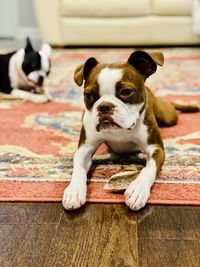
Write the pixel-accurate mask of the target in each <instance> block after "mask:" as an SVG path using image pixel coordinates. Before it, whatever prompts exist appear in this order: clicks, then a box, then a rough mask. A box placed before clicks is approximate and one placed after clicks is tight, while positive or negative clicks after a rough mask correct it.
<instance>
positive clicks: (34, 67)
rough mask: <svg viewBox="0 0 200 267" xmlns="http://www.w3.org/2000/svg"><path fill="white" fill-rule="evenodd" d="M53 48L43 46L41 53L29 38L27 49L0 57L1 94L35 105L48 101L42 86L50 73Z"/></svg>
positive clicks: (46, 45)
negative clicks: (35, 48) (34, 47)
mask: <svg viewBox="0 0 200 267" xmlns="http://www.w3.org/2000/svg"><path fill="white" fill-rule="evenodd" d="M50 55H51V47H50V46H49V45H48V44H43V45H42V48H41V50H40V51H39V52H37V51H35V50H34V49H33V46H32V44H31V41H30V39H29V38H27V41H26V47H25V49H20V50H18V51H14V52H11V53H8V54H4V55H2V54H1V55H0V92H2V93H6V94H11V95H13V96H15V97H17V98H22V99H25V100H29V101H32V102H35V103H44V102H47V101H48V92H45V90H44V89H43V87H42V85H43V82H44V79H45V78H46V77H47V76H48V74H49V72H50V66H51V64H50Z"/></svg>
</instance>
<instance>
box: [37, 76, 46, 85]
mask: <svg viewBox="0 0 200 267" xmlns="http://www.w3.org/2000/svg"><path fill="white" fill-rule="evenodd" d="M43 82H44V77H43V76H39V78H38V82H37V83H38V85H42V84H43Z"/></svg>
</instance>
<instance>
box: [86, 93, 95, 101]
mask: <svg viewBox="0 0 200 267" xmlns="http://www.w3.org/2000/svg"><path fill="white" fill-rule="evenodd" d="M84 97H85V98H86V99H87V100H89V101H90V102H92V101H93V100H94V97H93V96H92V95H91V94H90V93H84Z"/></svg>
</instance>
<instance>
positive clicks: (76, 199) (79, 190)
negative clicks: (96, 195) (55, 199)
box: [62, 184, 86, 210]
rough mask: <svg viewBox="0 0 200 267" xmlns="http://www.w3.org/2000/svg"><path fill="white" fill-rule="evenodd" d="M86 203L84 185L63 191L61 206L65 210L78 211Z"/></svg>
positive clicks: (69, 187) (71, 186)
mask: <svg viewBox="0 0 200 267" xmlns="http://www.w3.org/2000/svg"><path fill="white" fill-rule="evenodd" d="M85 202H86V185H83V184H81V185H73V184H69V186H68V187H67V188H66V189H65V191H64V195H63V199H62V204H63V207H64V208H65V209H67V210H73V209H78V208H80V207H81V206H83V205H84V204H85Z"/></svg>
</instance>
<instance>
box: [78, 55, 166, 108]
mask: <svg viewBox="0 0 200 267" xmlns="http://www.w3.org/2000/svg"><path fill="white" fill-rule="evenodd" d="M163 62H164V57H163V54H162V53H160V52H153V53H147V52H145V51H135V52H133V53H132V54H131V55H130V57H129V58H128V60H127V62H124V63H112V64H101V63H99V62H98V61H97V60H96V59H95V58H89V59H88V60H87V61H86V62H85V64H82V65H80V66H79V67H77V69H76V71H75V73H74V81H75V82H76V83H77V84H78V85H79V86H81V85H82V84H83V83H84V96H85V98H84V99H85V104H86V107H87V108H88V109H91V108H92V106H93V104H94V103H95V102H96V101H97V100H98V99H99V98H101V97H102V96H104V95H112V96H114V97H115V98H117V99H118V100H120V101H122V102H123V103H125V104H137V103H141V102H142V101H143V98H144V97H143V96H144V93H143V91H144V83H145V80H146V79H147V78H148V77H149V76H150V75H152V74H153V73H154V72H156V69H157V65H163Z"/></svg>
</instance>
